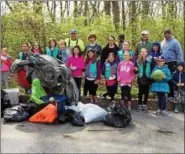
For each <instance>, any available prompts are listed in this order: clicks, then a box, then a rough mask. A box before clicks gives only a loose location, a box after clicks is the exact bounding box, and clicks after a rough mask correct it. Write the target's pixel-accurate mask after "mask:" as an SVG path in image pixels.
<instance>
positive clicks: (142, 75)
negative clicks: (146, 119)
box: [136, 48, 152, 112]
mask: <svg viewBox="0 0 185 154" xmlns="http://www.w3.org/2000/svg"><path fill="white" fill-rule="evenodd" d="M151 62H152V58H151V56H149V55H148V51H147V49H146V48H141V52H140V54H139V56H138V60H137V62H136V64H137V67H138V89H139V93H138V100H139V105H138V107H137V111H145V112H147V110H148V108H147V102H148V95H149V86H150V74H151ZM143 95H144V101H142V97H143Z"/></svg>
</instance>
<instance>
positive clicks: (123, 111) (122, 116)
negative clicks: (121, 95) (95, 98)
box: [103, 103, 132, 128]
mask: <svg viewBox="0 0 185 154" xmlns="http://www.w3.org/2000/svg"><path fill="white" fill-rule="evenodd" d="M131 121H132V116H131V112H130V111H129V110H128V109H127V108H126V107H125V106H124V105H122V104H121V103H116V104H115V105H114V106H113V107H109V112H108V114H107V115H106V116H105V118H104V120H103V122H104V124H105V125H108V126H113V127H118V128H121V127H126V126H127V125H128V124H129V123H130V122H131Z"/></svg>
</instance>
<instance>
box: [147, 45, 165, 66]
mask: <svg viewBox="0 0 185 154" xmlns="http://www.w3.org/2000/svg"><path fill="white" fill-rule="evenodd" d="M161 54H162V53H161V45H160V43H159V42H154V43H153V45H152V51H151V53H150V55H151V56H152V69H153V68H154V67H155V65H156V62H155V60H156V58H157V57H159V56H161Z"/></svg>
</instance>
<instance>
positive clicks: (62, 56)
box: [57, 48, 70, 63]
mask: <svg viewBox="0 0 185 154" xmlns="http://www.w3.org/2000/svg"><path fill="white" fill-rule="evenodd" d="M69 56H70V50H69V49H68V48H65V49H64V50H60V51H59V52H58V56H57V58H58V59H60V60H61V61H63V62H64V63H67V60H68V58H69Z"/></svg>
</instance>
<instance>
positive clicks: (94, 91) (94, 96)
mask: <svg viewBox="0 0 185 154" xmlns="http://www.w3.org/2000/svg"><path fill="white" fill-rule="evenodd" d="M97 89H98V84H95V83H94V82H93V91H92V95H93V100H94V103H97V102H98V98H97V95H96V91H97Z"/></svg>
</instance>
